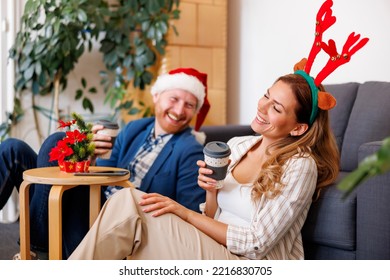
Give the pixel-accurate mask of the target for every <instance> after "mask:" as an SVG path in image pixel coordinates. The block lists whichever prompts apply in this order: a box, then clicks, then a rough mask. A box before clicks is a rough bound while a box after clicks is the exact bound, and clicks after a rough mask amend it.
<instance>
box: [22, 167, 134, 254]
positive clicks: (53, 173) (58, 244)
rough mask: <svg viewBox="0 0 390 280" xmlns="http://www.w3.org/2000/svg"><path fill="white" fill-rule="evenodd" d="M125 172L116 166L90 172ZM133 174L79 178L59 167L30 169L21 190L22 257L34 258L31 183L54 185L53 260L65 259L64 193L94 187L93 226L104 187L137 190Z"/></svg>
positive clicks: (51, 207) (51, 203)
mask: <svg viewBox="0 0 390 280" xmlns="http://www.w3.org/2000/svg"><path fill="white" fill-rule="evenodd" d="M103 170H124V169H121V168H114V167H103V166H91V167H90V171H103ZM129 177H130V174H127V175H124V176H75V175H73V174H72V173H65V172H62V171H60V169H59V168H58V166H56V167H43V168H34V169H29V170H26V171H24V172H23V180H24V181H23V182H22V184H21V185H20V189H19V199H20V255H21V259H22V260H28V259H31V256H30V200H29V189H30V185H31V184H45V185H52V188H51V190H50V194H49V221H48V222H49V259H50V260H60V259H62V194H63V193H64V191H66V190H69V189H71V188H74V187H76V186H79V185H88V186H90V216H89V225H90V226H92V224H93V223H94V221H95V220H96V218H97V216H98V214H99V212H100V206H101V205H100V204H101V197H100V195H101V191H100V190H101V186H121V187H133V185H132V184H131V183H130V181H129Z"/></svg>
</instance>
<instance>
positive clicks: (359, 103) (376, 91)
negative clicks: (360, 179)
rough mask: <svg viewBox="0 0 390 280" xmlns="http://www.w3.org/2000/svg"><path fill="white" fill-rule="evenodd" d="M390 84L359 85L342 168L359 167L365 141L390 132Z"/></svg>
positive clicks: (345, 136)
mask: <svg viewBox="0 0 390 280" xmlns="http://www.w3.org/2000/svg"><path fill="white" fill-rule="evenodd" d="M389 104H390V83H388V82H366V83H364V84H362V85H360V87H359V89H358V93H357V96H356V100H355V104H354V106H353V108H352V112H351V116H350V118H349V122H348V126H347V129H346V131H345V135H344V140H343V144H342V149H341V163H340V165H341V170H343V171H352V170H354V169H355V168H356V167H357V166H358V149H359V147H360V146H361V145H362V144H363V143H366V142H372V141H379V140H383V139H384V138H386V137H387V136H389V135H390V121H389V120H390V109H389V108H390V107H389Z"/></svg>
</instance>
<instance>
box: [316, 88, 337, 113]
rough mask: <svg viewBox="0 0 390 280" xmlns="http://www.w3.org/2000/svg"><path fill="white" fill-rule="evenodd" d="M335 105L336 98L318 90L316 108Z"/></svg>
mask: <svg viewBox="0 0 390 280" xmlns="http://www.w3.org/2000/svg"><path fill="white" fill-rule="evenodd" d="M334 106H336V99H335V98H334V97H333V96H332V95H331V94H330V93H329V92H326V91H319V92H318V108H321V109H322V110H330V109H332V108H333V107H334Z"/></svg>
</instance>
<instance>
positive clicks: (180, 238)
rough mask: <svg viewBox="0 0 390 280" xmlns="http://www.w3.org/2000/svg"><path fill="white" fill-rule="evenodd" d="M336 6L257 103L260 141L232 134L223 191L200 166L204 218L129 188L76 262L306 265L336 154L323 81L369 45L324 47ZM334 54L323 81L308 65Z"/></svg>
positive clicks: (111, 204)
mask: <svg viewBox="0 0 390 280" xmlns="http://www.w3.org/2000/svg"><path fill="white" fill-rule="evenodd" d="M332 5H333V2H332V1H329V0H327V1H325V2H324V4H323V5H322V6H321V8H320V10H319V12H318V14H317V22H316V37H315V41H314V44H313V46H312V49H311V52H310V54H309V57H308V59H307V60H306V59H303V60H302V61H301V62H299V63H298V64H297V65H296V66H295V68H294V71H295V72H294V73H293V74H288V75H285V76H282V77H280V78H278V79H277V80H276V82H275V83H274V84H273V85H272V86H271V87H270V88H269V89H268V90H267V92H266V93H265V94H264V96H262V97H261V98H260V100H259V102H258V104H257V110H256V112H255V116H254V120H253V121H252V124H251V127H252V129H253V130H254V131H255V132H257V133H258V134H259V135H260V136H244V137H235V138H232V139H231V140H230V141H229V142H228V144H229V146H230V148H231V150H232V154H231V156H230V164H229V168H228V174H227V177H226V179H225V183H224V187H223V188H221V189H218V190H217V189H215V184H216V181H215V180H213V179H211V178H209V177H208V175H209V174H211V172H212V171H211V170H210V169H207V168H206V165H205V163H204V162H203V161H198V166H199V176H198V184H199V186H200V187H201V188H203V189H205V190H206V193H207V195H206V203H205V205H204V212H203V214H199V213H195V212H194V211H191V210H189V209H187V208H185V207H183V206H181V205H180V204H178V203H176V202H174V201H173V200H171V199H169V198H167V197H164V196H161V195H159V194H153V193H150V194H145V193H142V192H139V191H137V190H130V189H123V190H121V191H119V192H118V193H117V195H115V196H113V197H112V198H111V199H109V200H108V201H107V202H106V203H105V205H104V206H103V209H102V211H101V213H100V215H99V217H98V218H97V220H96V222H95V223H94V225H93V226H92V228H91V229H90V231H89V233H88V234H87V235H86V237H85V238H84V240H83V241H82V242H81V244H80V245H79V247H78V248H77V249H76V250H75V251H74V252H73V254H72V255H71V256H70V259H124V258H126V257H128V258H129V259H303V258H304V251H303V245H302V238H301V228H302V226H303V224H304V222H305V219H306V216H307V212H308V210H309V208H310V205H311V202H312V198H313V196H315V195H316V194H318V192H319V191H320V190H321V189H322V188H324V187H326V186H327V185H329V184H330V183H332V182H333V181H334V180H335V178H336V177H337V174H338V170H339V153H338V150H337V145H336V142H335V139H334V136H333V134H332V132H331V131H330V126H329V115H328V110H330V109H331V108H333V107H334V106H335V105H336V100H335V99H334V97H333V96H332V95H331V94H330V93H327V92H325V89H324V87H323V86H322V85H321V83H322V81H323V80H324V79H325V78H326V77H327V76H328V75H329V74H330V73H331V72H333V71H334V70H335V69H336V68H337V67H338V66H340V65H342V64H344V63H346V62H348V61H349V60H350V58H351V56H352V55H353V54H354V53H355V52H356V51H357V50H359V49H360V48H362V47H363V46H364V45H365V44H366V43H367V41H368V39H367V38H364V39H362V40H360V41H359V37H360V35H355V33H352V34H351V35H350V36H349V38H348V39H347V41H346V43H345V45H344V48H343V51H342V53H341V54H339V53H338V52H337V50H336V45H335V43H334V41H333V40H329V42H328V44H326V43H324V42H323V41H322V35H323V32H324V31H325V30H326V29H328V28H329V27H330V26H331V25H333V24H334V23H335V21H336V18H335V17H334V16H332V10H331V7H332ZM321 50H324V51H325V52H326V53H328V54H329V56H330V58H329V61H328V63H327V64H326V66H325V67H324V69H323V70H322V71H321V72H320V73H319V74H318V76H317V77H316V78H313V77H311V76H310V68H311V65H312V64H313V61H314V59H315V57H316V55H317V54H318V53H319V52H320V51H321Z"/></svg>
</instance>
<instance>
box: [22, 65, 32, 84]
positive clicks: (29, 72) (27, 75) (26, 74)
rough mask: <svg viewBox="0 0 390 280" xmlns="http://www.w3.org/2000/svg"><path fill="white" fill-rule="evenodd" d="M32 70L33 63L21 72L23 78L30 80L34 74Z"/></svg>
mask: <svg viewBox="0 0 390 280" xmlns="http://www.w3.org/2000/svg"><path fill="white" fill-rule="evenodd" d="M34 72H35V67H34V64H31V65H30V67H28V68H27V69H26V71H24V73H23V77H24V79H26V80H27V81H28V80H30V79H31V78H32V76H33V75H34Z"/></svg>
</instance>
